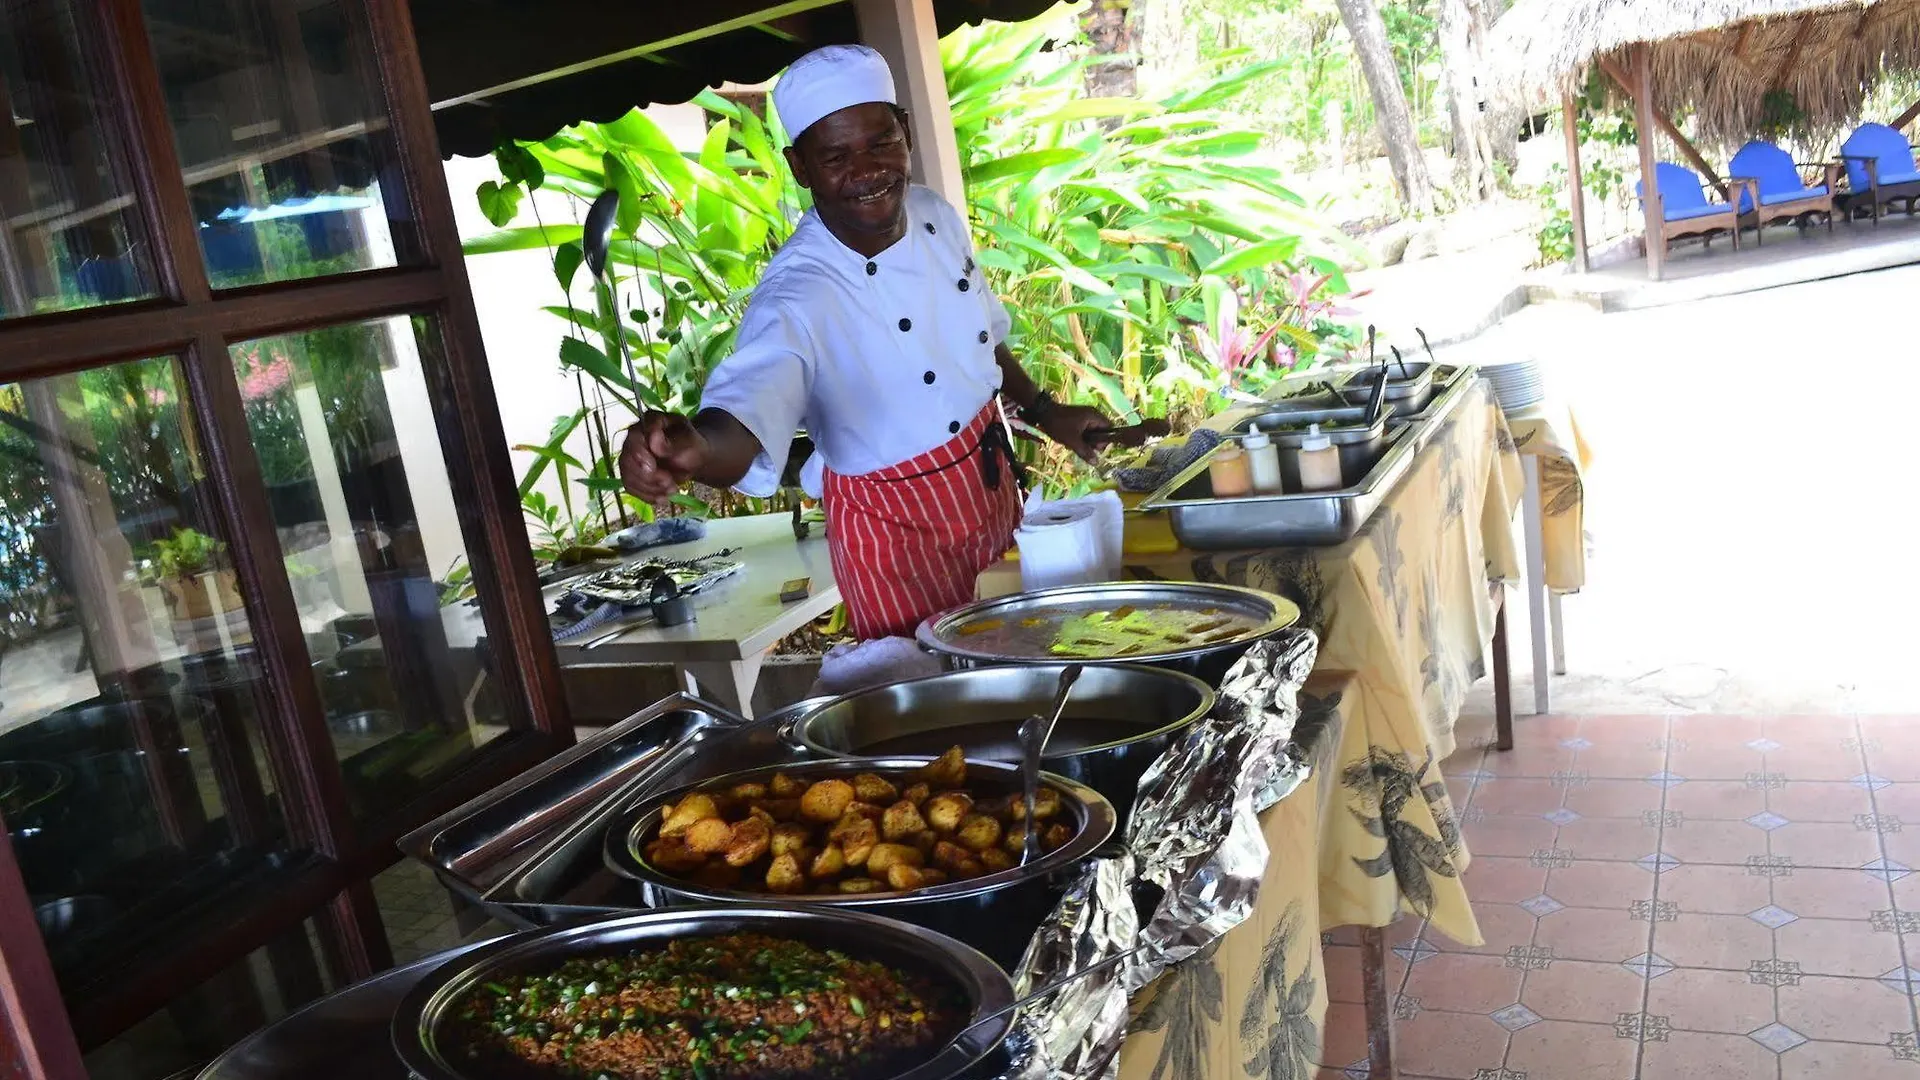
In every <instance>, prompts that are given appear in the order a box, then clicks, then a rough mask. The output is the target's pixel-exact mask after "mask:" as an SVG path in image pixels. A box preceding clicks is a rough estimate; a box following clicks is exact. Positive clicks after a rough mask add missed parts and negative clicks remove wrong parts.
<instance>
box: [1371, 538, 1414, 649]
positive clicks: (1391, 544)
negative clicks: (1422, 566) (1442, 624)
mask: <svg viewBox="0 0 1920 1080" xmlns="http://www.w3.org/2000/svg"><path fill="white" fill-rule="evenodd" d="M1367 542H1368V543H1370V544H1372V545H1373V553H1374V555H1375V557H1377V558H1378V559H1379V560H1380V573H1379V575H1378V578H1377V580H1378V581H1379V583H1380V592H1381V593H1382V594H1384V595H1385V596H1386V598H1387V603H1389V604H1391V605H1393V624H1394V629H1395V631H1397V632H1398V633H1400V634H1401V635H1405V634H1406V632H1407V600H1408V599H1409V598H1408V596H1407V590H1406V588H1405V586H1403V585H1402V584H1401V581H1400V571H1401V570H1404V569H1405V568H1406V565H1407V557H1406V556H1405V555H1403V554H1401V552H1400V512H1399V511H1398V510H1395V509H1394V508H1393V507H1391V506H1383V507H1381V508H1380V509H1379V511H1378V512H1377V513H1376V514H1375V515H1374V518H1373V521H1372V522H1371V523H1370V524H1369V525H1368V527H1367Z"/></svg>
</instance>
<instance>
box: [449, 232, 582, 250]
mask: <svg viewBox="0 0 1920 1080" xmlns="http://www.w3.org/2000/svg"><path fill="white" fill-rule="evenodd" d="M579 239H580V226H578V225H527V226H523V227H520V228H516V229H502V230H500V231H499V232H491V233H486V234H484V235H481V236H476V237H474V238H473V239H471V240H469V241H467V242H466V243H464V244H462V245H461V246H460V249H461V250H462V251H464V252H465V253H467V254H468V255H491V254H494V253H495V252H500V251H532V250H534V249H535V248H550V247H553V246H555V245H557V244H564V243H566V242H567V241H569V240H572V241H576V242H577V241H578V240H579Z"/></svg>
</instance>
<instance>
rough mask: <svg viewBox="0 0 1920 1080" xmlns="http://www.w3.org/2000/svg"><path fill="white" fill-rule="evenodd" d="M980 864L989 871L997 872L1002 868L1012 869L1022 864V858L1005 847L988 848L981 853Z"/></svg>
mask: <svg viewBox="0 0 1920 1080" xmlns="http://www.w3.org/2000/svg"><path fill="white" fill-rule="evenodd" d="M980 865H981V866H983V867H985V868H986V871H987V873H989V874H997V873H999V872H1000V871H1002V870H1011V869H1013V868H1014V867H1016V866H1018V865H1020V860H1019V859H1017V858H1015V857H1014V856H1013V854H1012V853H1011V852H1008V851H1006V850H1005V849H1003V848H997V847H996V848H988V849H987V850H985V851H983V852H981V853H980Z"/></svg>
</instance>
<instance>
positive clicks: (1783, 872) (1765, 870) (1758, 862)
mask: <svg viewBox="0 0 1920 1080" xmlns="http://www.w3.org/2000/svg"><path fill="white" fill-rule="evenodd" d="M1746 867H1747V873H1748V874H1750V875H1752V876H1753V877H1770V878H1779V877H1792V876H1793V860H1792V859H1790V858H1788V857H1787V856H1785V855H1749V856H1747V859H1746Z"/></svg>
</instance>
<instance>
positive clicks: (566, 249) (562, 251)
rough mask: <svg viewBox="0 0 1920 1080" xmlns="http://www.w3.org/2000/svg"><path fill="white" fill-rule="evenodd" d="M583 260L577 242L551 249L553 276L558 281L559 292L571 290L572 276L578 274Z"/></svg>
mask: <svg viewBox="0 0 1920 1080" xmlns="http://www.w3.org/2000/svg"><path fill="white" fill-rule="evenodd" d="M583 258H584V257H583V255H582V253H581V249H580V241H578V240H569V241H567V242H566V243H564V244H561V245H560V246H559V247H557V248H554V249H553V276H554V277H555V278H558V279H559V281H560V291H562V292H566V291H568V290H570V289H572V288H573V276H574V275H575V274H577V273H579V272H580V263H581V262H582V261H583Z"/></svg>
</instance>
